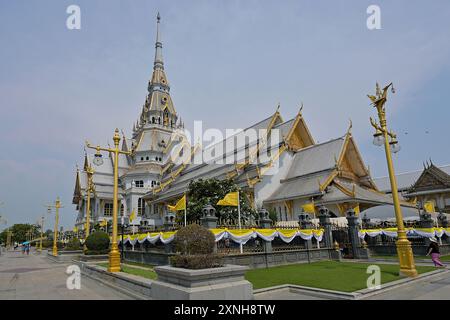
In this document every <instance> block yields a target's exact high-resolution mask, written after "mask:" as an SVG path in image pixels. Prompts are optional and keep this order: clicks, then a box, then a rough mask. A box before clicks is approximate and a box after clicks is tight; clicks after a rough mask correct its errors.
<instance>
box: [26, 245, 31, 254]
mask: <svg viewBox="0 0 450 320" xmlns="http://www.w3.org/2000/svg"><path fill="white" fill-rule="evenodd" d="M30 246H31V244H27V247H26V251H27V256H29V255H30Z"/></svg>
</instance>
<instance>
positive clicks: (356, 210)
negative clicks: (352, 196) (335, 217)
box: [353, 204, 360, 215]
mask: <svg viewBox="0 0 450 320" xmlns="http://www.w3.org/2000/svg"><path fill="white" fill-rule="evenodd" d="M353 211H355V215H359V213H360V210H359V204H358V205H357V206H356V207H354V208H353Z"/></svg>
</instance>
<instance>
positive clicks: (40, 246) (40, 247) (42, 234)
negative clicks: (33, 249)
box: [39, 216, 44, 252]
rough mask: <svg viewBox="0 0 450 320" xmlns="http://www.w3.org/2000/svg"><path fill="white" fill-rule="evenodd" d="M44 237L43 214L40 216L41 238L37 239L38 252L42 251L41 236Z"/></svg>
mask: <svg viewBox="0 0 450 320" xmlns="http://www.w3.org/2000/svg"><path fill="white" fill-rule="evenodd" d="M43 237H44V216H42V217H41V239H39V252H42V238H43Z"/></svg>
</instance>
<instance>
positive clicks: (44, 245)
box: [36, 239, 63, 249]
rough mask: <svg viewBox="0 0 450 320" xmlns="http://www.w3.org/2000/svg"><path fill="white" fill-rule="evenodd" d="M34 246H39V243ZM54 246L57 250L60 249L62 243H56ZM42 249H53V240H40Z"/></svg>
mask: <svg viewBox="0 0 450 320" xmlns="http://www.w3.org/2000/svg"><path fill="white" fill-rule="evenodd" d="M36 246H39V242H37V244H36ZM56 246H57V247H58V249H62V248H63V243H62V242H61V241H57V242H56ZM42 248H47V249H52V248H53V240H51V239H46V240H42Z"/></svg>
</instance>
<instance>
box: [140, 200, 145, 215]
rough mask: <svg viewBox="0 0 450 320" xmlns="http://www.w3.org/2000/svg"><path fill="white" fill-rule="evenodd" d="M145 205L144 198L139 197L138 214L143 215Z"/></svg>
mask: <svg viewBox="0 0 450 320" xmlns="http://www.w3.org/2000/svg"><path fill="white" fill-rule="evenodd" d="M144 206H145V202H144V199H142V198H139V199H138V216H142V214H143V212H144Z"/></svg>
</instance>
